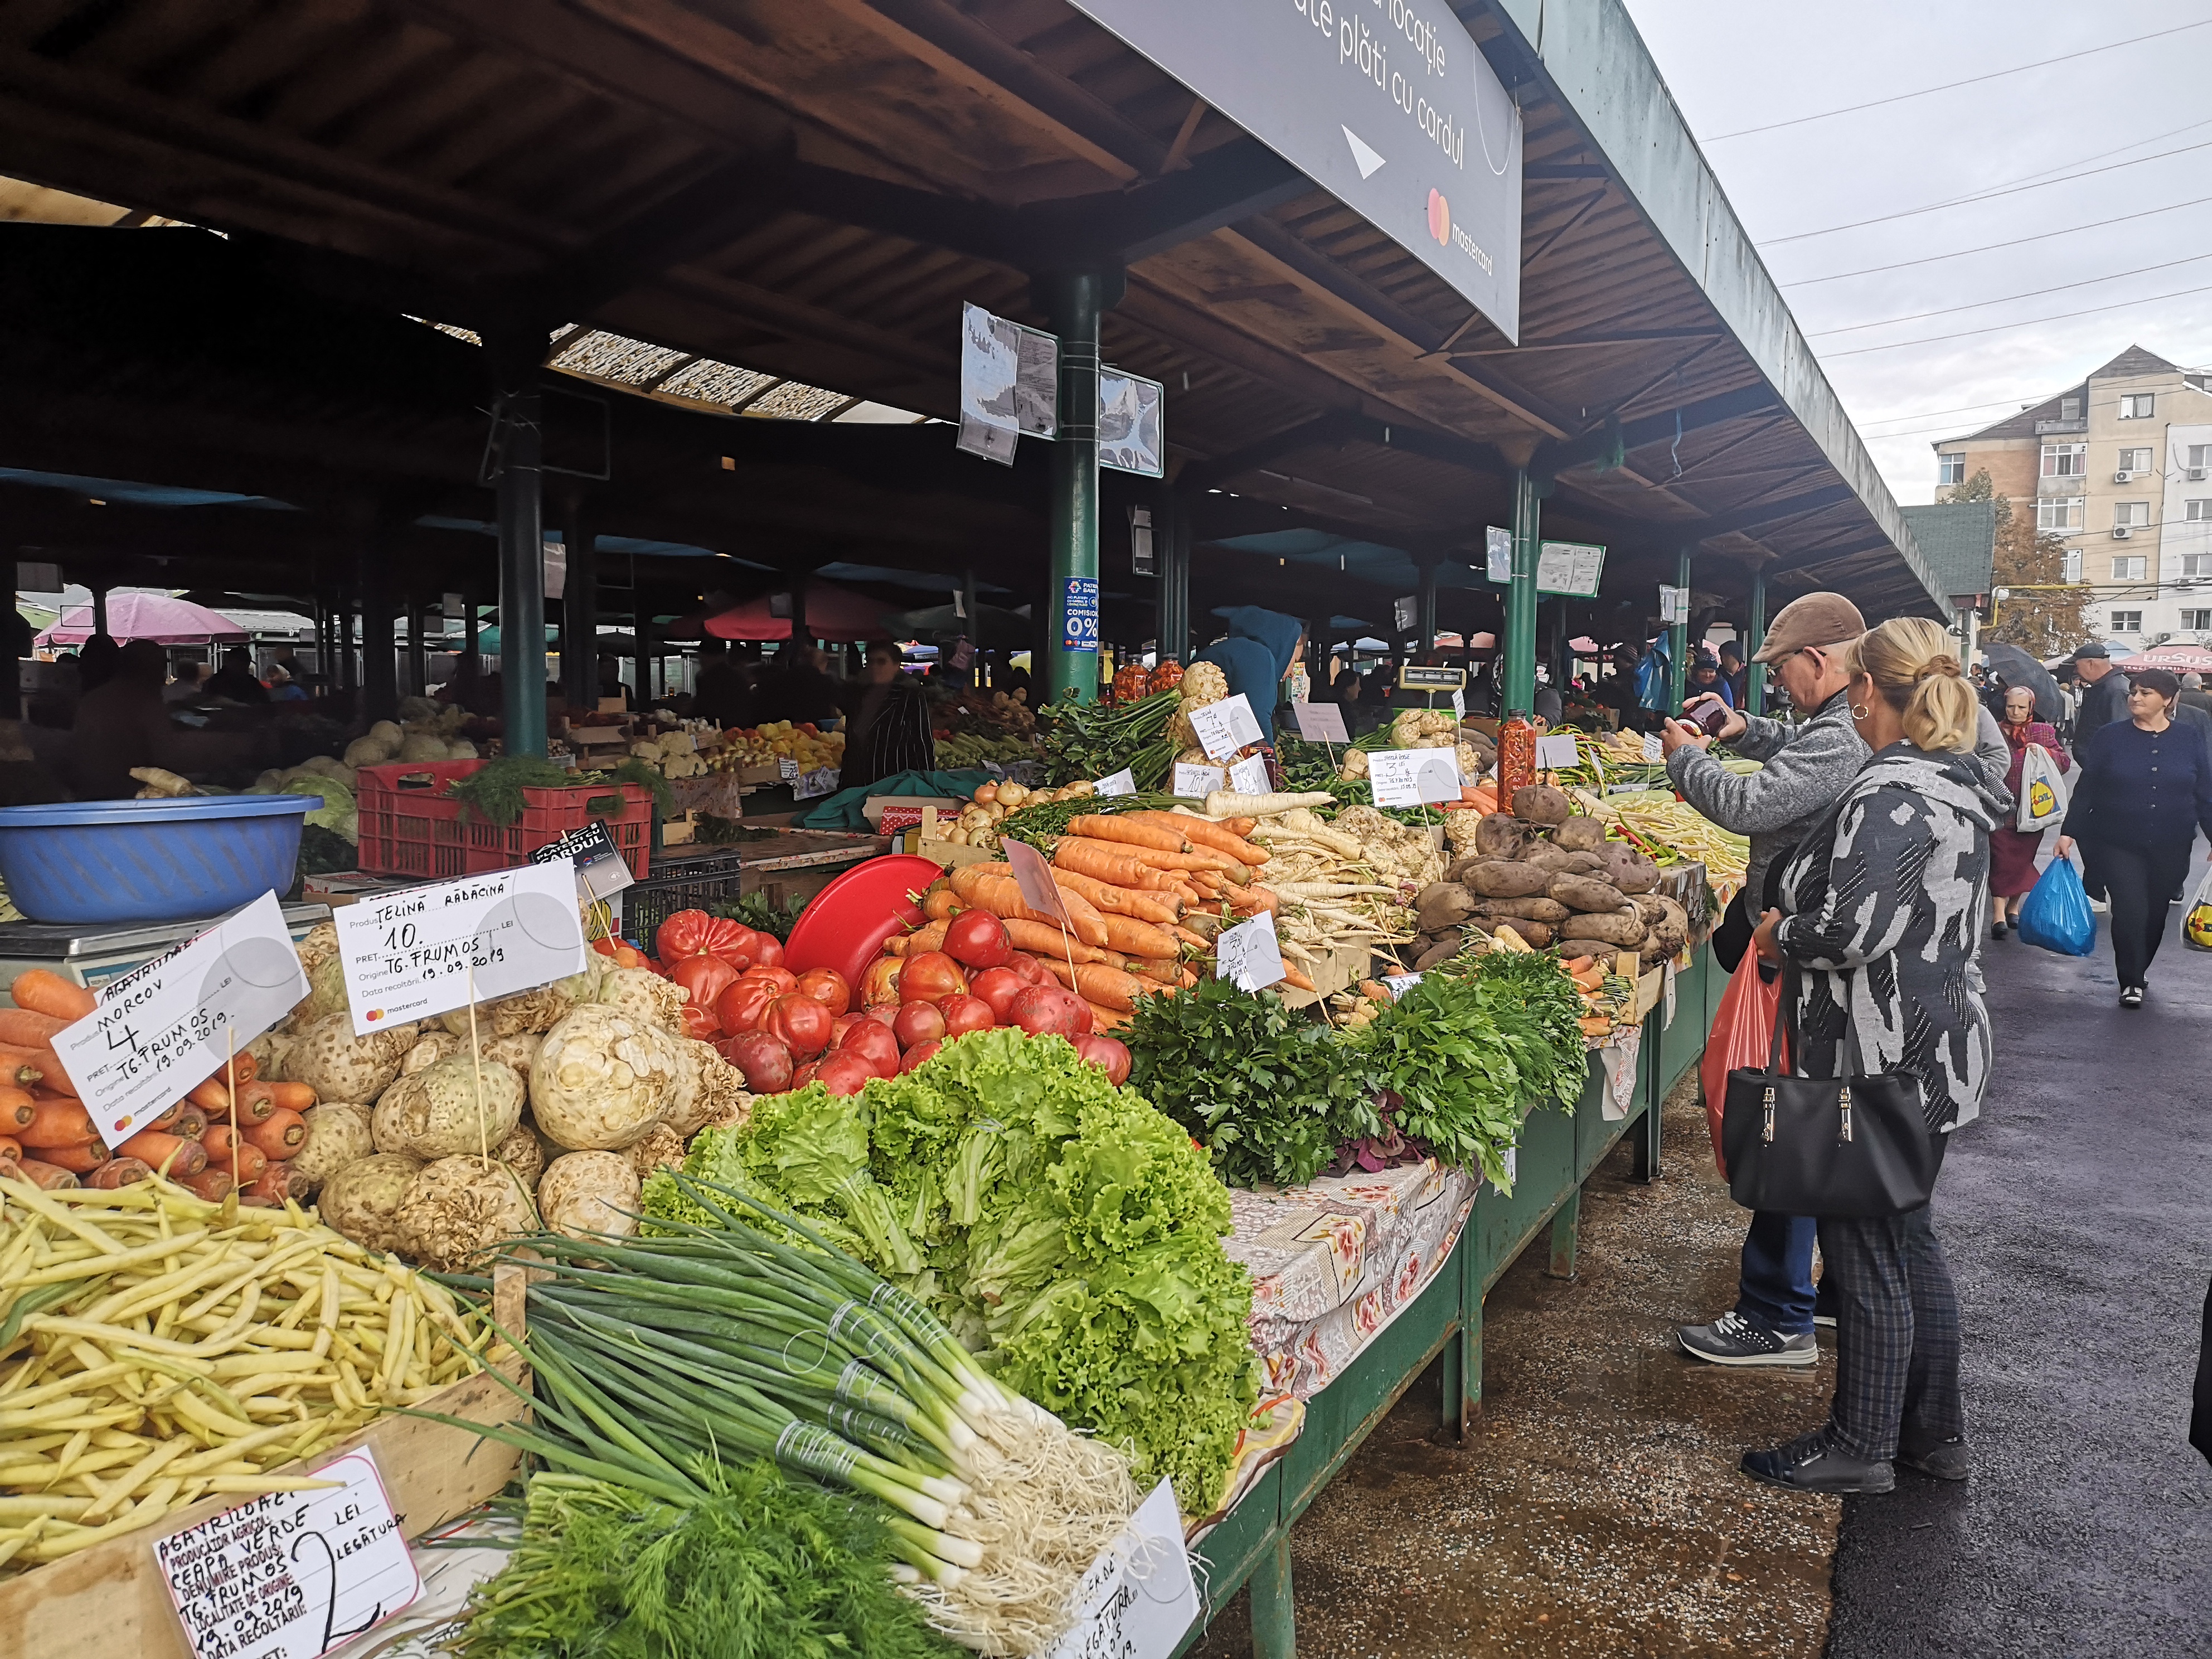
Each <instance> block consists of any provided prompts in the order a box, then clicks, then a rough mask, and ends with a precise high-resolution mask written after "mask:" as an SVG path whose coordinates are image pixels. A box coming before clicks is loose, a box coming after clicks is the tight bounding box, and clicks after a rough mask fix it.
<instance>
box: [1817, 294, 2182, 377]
mask: <svg viewBox="0 0 2212 1659" xmlns="http://www.w3.org/2000/svg"><path fill="white" fill-rule="evenodd" d="M2191 294H2212V283H2206V284H2205V285H2204V286H2203V287H2202V288H2178V289H2174V290H2173V292H2172V293H2171V294H2149V295H2144V296H2143V297H2142V299H2140V300H2120V301H2115V302H2114V303H2112V304H2111V305H2108V306H2090V307H2086V308H2085V309H2083V310H2081V311H2060V312H2054V313H2052V314H2051V315H2050V316H2048V317H2030V318H2028V319H2026V320H2025V321H2023V322H2017V323H1993V324H1991V325H1990V326H1989V327H1987V328H1962V329H1960V330H1958V331H1956V332H1955V333H1951V334H1931V335H1929V337H1927V338H1925V339H1922V340H1897V341H1893V342H1892V343H1890V344H1888V345H1878V346H1854V347H1852V348H1851V349H1850V350H1849V351H1831V352H1828V353H1826V355H1825V356H1824V357H1823V358H1822V361H1823V362H1826V360H1827V358H1830V357H1863V356H1866V354H1867V353H1869V351H1898V350H1901V349H1904V348H1905V347H1906V346H1917V345H1936V344H1937V343H1940V342H1942V341H1944V340H1964V339H1968V338H1971V337H1973V336H1974V335H1977V334H2002V333H2003V332H2004V331H2005V330H2007V329H2008V328H2033V327H2034V326H2035V325H2037V324H2038V323H2059V322H2063V321H2065V320H2066V319H2068V318H2069V317H2093V316H2095V315H2096V314H2097V313H2099V312H2100V311H2124V310H2125V309H2126V308H2127V307H2130V306H2148V305H2155V304H2157V303H2158V302H2159V301H2160V300H2179V299H2182V298H2184V297H2185V296H2187V295H2191Z"/></svg>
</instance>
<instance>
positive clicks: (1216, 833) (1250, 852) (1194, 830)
mask: <svg viewBox="0 0 2212 1659" xmlns="http://www.w3.org/2000/svg"><path fill="white" fill-rule="evenodd" d="M1129 816H1130V817H1133V818H1134V819H1136V820H1137V822H1138V823H1155V824H1158V823H1172V824H1176V825H1179V826H1181V828H1182V835H1183V839H1184V840H1186V841H1188V842H1190V843H1191V845H1192V846H1193V848H1207V849H1210V850H1212V851H1213V852H1216V853H1226V854H1229V856H1230V857H1231V858H1232V859H1235V860H1237V861H1238V862H1240V863H1243V864H1265V863H1266V862H1267V853H1266V852H1265V851H1264V850H1263V849H1262V848H1257V847H1255V846H1253V845H1252V843H1251V842H1249V841H1247V840H1245V839H1244V837H1243V836H1240V835H1238V834H1237V833H1236V832H1235V831H1234V830H1232V829H1229V828H1228V827H1226V826H1225V825H1224V824H1221V823H1216V822H1215V821H1214V820H1212V818H1186V817H1178V816H1177V815H1176V814H1175V813H1173V812H1132V813H1130V814H1129Z"/></svg>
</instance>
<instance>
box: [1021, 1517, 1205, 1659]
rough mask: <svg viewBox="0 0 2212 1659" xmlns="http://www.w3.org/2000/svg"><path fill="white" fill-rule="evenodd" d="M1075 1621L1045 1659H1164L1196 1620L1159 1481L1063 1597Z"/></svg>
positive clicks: (1184, 1562)
mask: <svg viewBox="0 0 2212 1659" xmlns="http://www.w3.org/2000/svg"><path fill="white" fill-rule="evenodd" d="M1070 1604H1071V1605H1072V1606H1073V1608H1074V1609H1075V1627H1074V1628H1073V1630H1071V1631H1069V1632H1067V1634H1066V1635H1065V1636H1063V1637H1061V1638H1060V1640H1059V1641H1058V1642H1057V1643H1056V1644H1054V1646H1053V1648H1052V1650H1051V1651H1050V1653H1049V1654H1048V1656H1047V1659H1168V1656H1169V1655H1170V1654H1171V1653H1173V1652H1174V1651H1175V1650H1176V1648H1177V1646H1179V1645H1180V1644H1181V1643H1182V1638H1183V1637H1184V1636H1185V1635H1186V1634H1187V1633H1188V1632H1189V1630H1190V1627H1191V1626H1193V1625H1194V1624H1195V1623H1197V1622H1198V1585H1197V1583H1196V1581H1195V1580H1194V1579H1193V1577H1191V1571H1190V1556H1189V1553H1188V1552H1187V1551H1186V1550H1185V1549H1184V1547H1183V1541H1182V1518H1181V1516H1179V1515H1178V1514H1177V1513H1176V1504H1175V1490H1174V1488H1173V1487H1172V1486H1170V1485H1169V1484H1168V1483H1167V1482H1166V1481H1162V1482H1161V1483H1160V1484H1159V1485H1158V1486H1156V1487H1154V1488H1153V1489H1152V1496H1151V1497H1149V1498H1146V1500H1145V1501H1144V1502H1143V1504H1139V1506H1138V1509H1137V1512H1136V1514H1135V1515H1133V1516H1131V1517H1130V1518H1129V1524H1128V1525H1127V1526H1126V1527H1124V1528H1122V1529H1121V1536H1120V1537H1118V1538H1116V1539H1115V1540H1114V1541H1113V1542H1112V1543H1110V1544H1109V1545H1107V1546H1106V1547H1105V1548H1104V1549H1103V1550H1101V1551H1099V1552H1098V1559H1097V1560H1096V1561H1094V1562H1093V1563H1091V1571H1088V1572H1086V1573H1085V1574H1084V1575H1083V1578H1082V1582H1081V1583H1079V1584H1077V1586H1076V1587H1075V1594H1074V1595H1073V1597H1071V1598H1070Z"/></svg>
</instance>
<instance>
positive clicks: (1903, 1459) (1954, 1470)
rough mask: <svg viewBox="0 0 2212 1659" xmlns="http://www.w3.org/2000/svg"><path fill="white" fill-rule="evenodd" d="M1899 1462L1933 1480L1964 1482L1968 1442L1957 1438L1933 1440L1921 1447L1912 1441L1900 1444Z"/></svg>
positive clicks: (1898, 1451)
mask: <svg viewBox="0 0 2212 1659" xmlns="http://www.w3.org/2000/svg"><path fill="white" fill-rule="evenodd" d="M1897 1461H1898V1462H1900V1463H1902V1464H1904V1465H1905V1468H1908V1469H1917V1470H1918V1471H1919V1472H1920V1473H1921V1474H1924V1475H1926V1476H1927V1477H1928V1478H1929V1480H1965V1479H1966V1470H1967V1467H1968V1462H1969V1460H1968V1458H1967V1456H1966V1441H1965V1440H1964V1439H1961V1438H1958V1437H1953V1438H1952V1439H1949V1440H1931V1441H1929V1442H1928V1443H1925V1444H1924V1445H1920V1446H1915V1445H1913V1444H1912V1443H1911V1442H1910V1441H1903V1442H1900V1443H1899V1445H1898V1448H1897Z"/></svg>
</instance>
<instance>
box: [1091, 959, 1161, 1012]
mask: <svg viewBox="0 0 2212 1659" xmlns="http://www.w3.org/2000/svg"><path fill="white" fill-rule="evenodd" d="M1074 988H1075V989H1076V990H1077V991H1079V992H1080V993H1081V994H1082V995H1083V1000H1085V1001H1086V1002H1091V1003H1096V1004H1097V1005H1098V1006H1100V1007H1102V1008H1115V1009H1118V1010H1120V1011H1121V1012H1123V1013H1127V1012H1129V1010H1130V1009H1132V1008H1133V1007H1135V1006H1137V999H1138V998H1139V997H1140V996H1144V995H1146V994H1148V993H1149V992H1150V991H1151V990H1152V987H1151V986H1148V985H1147V984H1146V983H1145V981H1143V980H1140V979H1139V978H1138V977H1137V976H1136V975H1134V974H1125V973H1123V972H1122V971H1121V969H1118V968H1107V967H1103V966H1100V965H1098V964H1097V963H1087V962H1085V963H1078V964H1077V965H1076V969H1075V987H1074Z"/></svg>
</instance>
